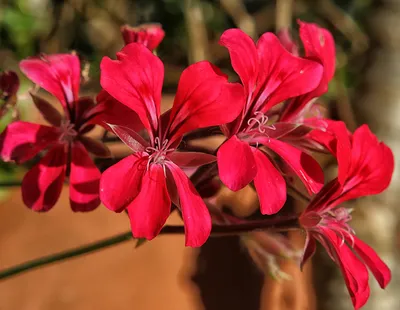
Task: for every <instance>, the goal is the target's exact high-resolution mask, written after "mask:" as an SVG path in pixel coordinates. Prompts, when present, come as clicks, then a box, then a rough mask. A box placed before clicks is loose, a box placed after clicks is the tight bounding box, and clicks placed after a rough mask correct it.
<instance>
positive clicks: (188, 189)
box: [100, 43, 243, 246]
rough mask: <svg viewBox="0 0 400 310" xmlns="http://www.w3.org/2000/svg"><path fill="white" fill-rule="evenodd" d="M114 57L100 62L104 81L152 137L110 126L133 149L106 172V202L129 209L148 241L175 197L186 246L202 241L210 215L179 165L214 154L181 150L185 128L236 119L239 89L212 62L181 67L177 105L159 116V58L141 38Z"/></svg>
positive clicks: (102, 190) (102, 191) (134, 225)
mask: <svg viewBox="0 0 400 310" xmlns="http://www.w3.org/2000/svg"><path fill="white" fill-rule="evenodd" d="M117 57H118V60H111V59H109V58H107V57H106V58H104V59H103V61H102V62H101V86H102V87H103V88H104V90H105V91H107V92H108V93H109V94H110V95H111V96H113V97H114V98H115V99H116V100H118V101H119V102H121V103H122V104H124V105H126V106H127V107H129V108H130V109H132V110H133V111H135V112H136V113H137V115H138V116H139V118H140V120H141V122H142V124H143V126H144V127H145V129H146V130H147V132H148V136H149V137H148V140H149V141H146V140H144V139H143V138H142V137H141V136H139V135H138V134H137V133H136V132H135V131H133V130H132V129H131V128H127V127H121V126H118V125H113V124H109V126H110V127H112V128H113V130H114V132H115V133H116V134H117V135H118V136H119V137H120V138H121V140H122V141H123V142H124V143H125V144H127V145H128V146H129V147H130V148H131V149H132V151H133V154H132V155H130V156H128V157H126V158H124V159H123V160H121V161H120V162H119V163H117V164H116V165H114V166H112V167H110V168H109V169H107V170H106V171H105V172H104V173H103V176H102V178H101V182H100V198H101V201H102V202H103V203H104V204H105V206H106V207H107V208H109V209H111V210H113V211H116V212H121V211H122V210H125V209H127V211H128V214H129V218H130V222H131V228H132V233H133V235H134V237H137V238H147V239H152V238H154V237H155V236H157V234H158V233H159V232H160V230H161V228H162V226H163V225H164V223H165V221H166V220H167V218H168V216H169V214H170V212H171V201H172V202H173V203H174V204H175V205H176V206H178V207H179V209H180V210H181V212H182V217H183V221H184V224H185V234H186V245H188V246H201V245H202V244H203V243H204V242H205V241H206V240H207V238H208V236H209V234H210V230H211V221H210V215H209V212H208V209H207V207H206V205H205V203H204V202H203V200H202V199H201V197H200V196H199V194H198V193H197V192H196V190H195V188H194V186H193V184H192V183H191V182H190V181H189V179H188V177H187V176H186V175H185V173H184V172H183V171H182V170H181V169H180V168H179V167H180V166H181V167H196V166H200V165H202V164H205V163H210V162H212V161H214V160H215V157H214V156H212V155H208V154H203V153H190V152H178V151H177V150H176V149H177V147H178V145H179V143H180V141H181V139H182V136H183V134H185V133H186V132H188V131H191V130H193V129H197V128H202V127H208V126H215V125H220V124H223V123H225V122H229V121H232V120H233V119H234V118H236V117H237V115H238V114H239V113H240V110H241V108H242V107H241V105H242V100H241V99H242V97H243V91H242V88H241V86H240V85H239V84H231V83H228V82H227V77H226V76H224V75H223V74H222V73H221V72H220V71H219V70H218V69H217V68H216V67H214V66H213V65H211V64H210V63H208V62H206V61H203V62H199V63H196V64H194V65H191V66H189V67H188V68H187V69H186V70H184V72H183V73H182V76H181V78H180V81H179V85H178V90H177V93H176V97H175V100H174V104H173V107H172V109H171V110H169V111H167V112H166V113H164V114H163V115H161V116H160V103H161V89H162V83H163V77H164V66H163V64H162V62H161V61H160V59H159V58H158V57H157V56H155V55H153V54H152V53H151V52H150V51H149V50H148V49H147V48H146V47H144V46H143V45H141V44H137V43H131V44H128V45H127V46H125V47H124V48H123V49H122V50H121V52H119V53H118V54H117Z"/></svg>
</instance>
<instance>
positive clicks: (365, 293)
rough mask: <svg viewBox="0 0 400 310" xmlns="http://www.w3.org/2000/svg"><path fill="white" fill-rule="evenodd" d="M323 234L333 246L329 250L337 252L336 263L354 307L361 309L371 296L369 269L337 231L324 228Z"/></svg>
mask: <svg viewBox="0 0 400 310" xmlns="http://www.w3.org/2000/svg"><path fill="white" fill-rule="evenodd" d="M323 234H324V235H323V236H324V237H326V238H327V239H328V240H329V244H330V245H332V246H333V247H332V248H331V247H330V248H327V250H328V252H331V253H332V251H331V249H333V250H334V252H335V254H336V255H335V258H336V259H337V261H336V263H337V264H338V265H339V267H340V269H341V271H342V273H343V276H344V278H345V282H346V286H347V289H348V290H349V293H350V296H351V300H352V302H353V305H354V308H355V309H359V308H361V307H362V306H363V305H365V303H366V302H367V300H368V298H369V284H368V270H367V268H366V267H365V265H364V264H363V263H362V262H361V261H360V260H359V259H358V258H357V257H356V255H355V254H354V253H353V252H352V251H351V250H350V249H349V248H348V247H347V245H346V244H345V243H343V242H342V239H340V238H339V237H338V236H337V235H336V233H335V232H333V231H332V230H330V229H324V230H323ZM323 245H324V243H323ZM324 246H326V245H324ZM328 246H329V245H328Z"/></svg>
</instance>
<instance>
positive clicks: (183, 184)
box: [166, 162, 211, 247]
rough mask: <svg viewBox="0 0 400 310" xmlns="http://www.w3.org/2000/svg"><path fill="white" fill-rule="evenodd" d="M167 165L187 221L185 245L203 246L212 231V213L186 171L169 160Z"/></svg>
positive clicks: (184, 219)
mask: <svg viewBox="0 0 400 310" xmlns="http://www.w3.org/2000/svg"><path fill="white" fill-rule="evenodd" d="M166 165H167V168H168V169H169V171H170V172H171V174H172V176H173V178H174V181H175V184H176V188H177V190H178V194H179V201H180V209H181V211H182V217H183V222H184V223H185V235H186V241H185V245H186V246H191V247H199V246H202V245H203V244H204V242H206V240H207V239H208V236H209V235H210V232H211V217H210V213H209V212H208V209H207V207H206V205H205V203H204V201H203V199H201V197H200V195H199V194H198V193H197V191H196V189H195V188H194V186H193V184H192V182H190V180H189V179H188V177H187V176H186V175H185V173H184V172H183V171H182V170H181V169H179V167H178V166H176V165H175V164H174V163H172V162H167V163H166Z"/></svg>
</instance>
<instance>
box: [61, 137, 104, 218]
mask: <svg viewBox="0 0 400 310" xmlns="http://www.w3.org/2000/svg"><path fill="white" fill-rule="evenodd" d="M100 177H101V173H100V171H99V169H98V168H97V167H96V165H95V164H94V162H93V161H92V159H91V158H90V157H89V154H88V152H87V151H86V149H85V147H84V146H83V145H82V144H81V143H79V142H76V143H74V144H73V145H72V156H71V174H70V176H69V182H70V185H69V200H70V203H71V208H72V210H73V211H75V212H77V211H81V212H85V211H92V210H94V209H96V208H97V207H98V206H99V204H100V198H99V182H100Z"/></svg>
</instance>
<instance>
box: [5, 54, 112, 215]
mask: <svg viewBox="0 0 400 310" xmlns="http://www.w3.org/2000/svg"><path fill="white" fill-rule="evenodd" d="M20 68H21V70H22V72H24V73H25V75H26V76H27V77H28V78H29V79H31V80H32V81H33V82H35V83H36V84H39V85H40V86H41V87H43V88H44V89H45V90H47V91H48V92H49V93H51V94H53V95H54V96H55V97H56V98H57V99H58V101H59V102H60V103H61V105H62V107H63V110H64V115H61V114H60V113H59V112H58V111H57V110H56V109H55V108H54V107H53V106H52V105H51V104H50V103H48V102H47V101H46V100H44V99H43V98H40V97H38V96H36V95H33V94H32V97H33V101H34V103H35V105H36V107H37V108H38V109H39V111H40V112H41V114H42V115H43V117H44V119H45V120H46V121H48V122H49V123H50V124H51V125H52V126H46V125H39V124H34V123H28V122H23V121H17V122H14V123H12V124H10V125H9V126H8V127H7V128H6V129H5V131H4V132H3V133H2V134H1V136H0V156H1V158H2V159H3V160H5V161H15V162H17V163H23V162H25V161H27V160H29V159H31V158H33V157H34V156H35V155H36V154H37V153H38V152H40V151H42V150H44V149H48V152H47V154H46V155H45V156H44V157H43V158H42V159H41V160H40V162H39V163H38V164H37V165H35V166H34V167H33V168H32V169H31V170H30V171H29V172H28V173H27V174H26V175H25V177H24V179H23V182H22V197H23V200H24V203H25V204H26V205H27V206H28V207H29V208H31V209H33V210H35V211H48V210H49V209H51V208H52V207H53V206H54V204H55V203H56V202H57V200H58V198H59V196H60V193H61V190H62V186H63V182H64V179H65V176H66V172H67V171H68V172H69V181H70V187H69V188H70V203H71V208H72V210H73V211H90V210H93V209H95V208H96V207H97V206H98V205H99V204H100V199H99V181H100V171H99V170H98V169H97V167H96V166H95V165H94V163H93V161H92V159H91V158H90V157H89V154H88V151H90V152H92V153H94V154H96V155H99V156H107V155H108V154H109V153H108V149H107V148H106V147H105V146H103V145H102V144H101V143H100V142H98V141H96V140H93V139H92V138H89V137H86V136H84V134H85V133H87V132H89V131H90V130H91V129H93V126H94V125H91V124H89V123H88V121H89V119H90V117H91V116H92V115H91V109H92V108H93V107H94V101H93V100H92V99H91V98H87V97H82V98H79V97H78V93H79V84H80V62H79V58H78V57H77V56H75V55H71V54H56V55H48V56H46V55H42V56H40V57H39V58H29V59H26V60H23V61H21V63H20Z"/></svg>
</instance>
